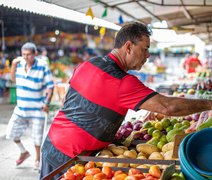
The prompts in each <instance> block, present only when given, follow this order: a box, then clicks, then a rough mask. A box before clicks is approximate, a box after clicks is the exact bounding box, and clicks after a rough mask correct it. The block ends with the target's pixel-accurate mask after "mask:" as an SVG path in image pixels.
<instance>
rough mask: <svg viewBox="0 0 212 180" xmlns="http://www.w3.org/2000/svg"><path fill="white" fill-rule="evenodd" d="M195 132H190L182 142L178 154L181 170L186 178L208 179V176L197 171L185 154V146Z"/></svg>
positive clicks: (190, 179)
mask: <svg viewBox="0 0 212 180" xmlns="http://www.w3.org/2000/svg"><path fill="white" fill-rule="evenodd" d="M193 134H194V133H191V134H188V135H187V136H186V137H185V138H184V139H183V141H182V143H181V144H180V147H179V150H178V156H179V160H180V167H181V170H182V172H183V174H184V176H185V178H186V180H207V178H205V177H203V176H201V175H200V174H199V173H197V172H196V171H195V170H194V169H193V168H192V166H191V165H190V164H189V162H188V161H187V157H186V154H185V148H186V143H187V141H188V139H189V138H190V137H191V136H193Z"/></svg>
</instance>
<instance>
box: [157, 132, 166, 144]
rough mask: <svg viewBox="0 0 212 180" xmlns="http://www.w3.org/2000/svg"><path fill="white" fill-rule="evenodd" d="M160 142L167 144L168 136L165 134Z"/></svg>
mask: <svg viewBox="0 0 212 180" xmlns="http://www.w3.org/2000/svg"><path fill="white" fill-rule="evenodd" d="M159 141H160V142H164V143H167V142H168V141H167V139H166V135H165V134H163V135H162V136H161V137H160V139H159Z"/></svg>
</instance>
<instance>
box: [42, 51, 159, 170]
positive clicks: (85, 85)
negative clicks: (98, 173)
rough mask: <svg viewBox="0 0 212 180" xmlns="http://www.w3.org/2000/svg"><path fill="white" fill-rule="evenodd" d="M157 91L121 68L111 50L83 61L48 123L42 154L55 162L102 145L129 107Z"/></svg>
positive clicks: (113, 133) (107, 140) (139, 103)
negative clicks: (103, 54)
mask: <svg viewBox="0 0 212 180" xmlns="http://www.w3.org/2000/svg"><path fill="white" fill-rule="evenodd" d="M156 94H157V93H156V92H155V91H153V90H152V89H150V88H148V87H146V86H145V85H144V84H143V83H142V82H140V81H139V80H138V79H137V77H135V76H133V75H130V74H128V73H126V72H125V71H123V69H122V66H121V64H120V62H119V61H118V59H116V57H115V56H113V55H112V54H109V55H108V56H105V57H95V58H92V59H90V60H89V61H86V62H84V63H82V64H81V65H80V66H79V67H78V68H77V69H75V71H74V74H73V76H72V78H71V80H70V87H69V90H68V92H67V94H66V98H65V102H64V106H63V108H62V109H61V110H60V111H59V112H58V114H57V115H56V117H55V118H54V121H53V123H52V125H51V127H50V130H49V133H48V136H47V138H46V140H45V142H44V145H43V148H42V149H43V154H44V156H45V157H46V158H47V159H48V160H49V161H50V164H52V165H54V166H58V164H63V163H64V162H66V160H68V158H70V157H74V156H76V155H77V154H80V153H81V152H82V151H90V150H91V151H92V150H97V149H101V148H103V147H105V146H106V145H108V144H109V143H111V142H112V140H113V138H114V136H115V134H116V132H117V130H118V129H119V127H120V125H121V124H122V121H123V119H124V117H125V115H126V113H127V111H128V109H133V110H138V109H139V107H140V105H141V104H142V103H143V102H145V101H146V100H147V99H149V98H151V97H152V96H154V95H156Z"/></svg>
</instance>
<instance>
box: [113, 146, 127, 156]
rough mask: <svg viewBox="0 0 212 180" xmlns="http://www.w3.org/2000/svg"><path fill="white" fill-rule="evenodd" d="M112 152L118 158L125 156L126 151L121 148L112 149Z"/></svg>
mask: <svg viewBox="0 0 212 180" xmlns="http://www.w3.org/2000/svg"><path fill="white" fill-rule="evenodd" d="M111 151H112V152H113V154H115V155H117V156H118V155H122V154H124V149H122V148H120V147H111Z"/></svg>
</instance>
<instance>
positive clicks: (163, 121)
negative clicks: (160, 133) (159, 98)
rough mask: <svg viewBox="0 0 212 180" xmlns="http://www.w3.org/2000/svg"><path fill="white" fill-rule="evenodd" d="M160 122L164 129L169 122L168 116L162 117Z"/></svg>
mask: <svg viewBox="0 0 212 180" xmlns="http://www.w3.org/2000/svg"><path fill="white" fill-rule="evenodd" d="M161 123H162V126H163V128H164V129H166V128H167V127H168V126H169V125H170V124H171V122H170V120H169V119H168V118H165V119H162V121H161Z"/></svg>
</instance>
